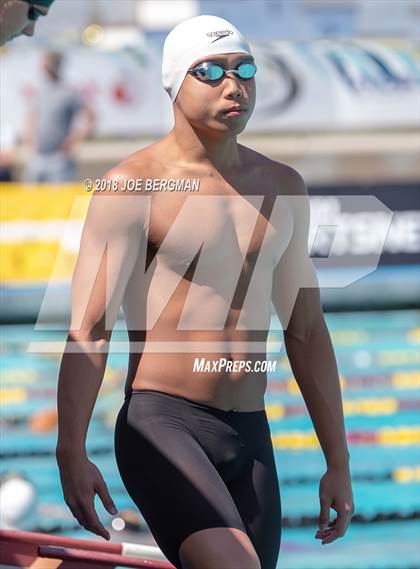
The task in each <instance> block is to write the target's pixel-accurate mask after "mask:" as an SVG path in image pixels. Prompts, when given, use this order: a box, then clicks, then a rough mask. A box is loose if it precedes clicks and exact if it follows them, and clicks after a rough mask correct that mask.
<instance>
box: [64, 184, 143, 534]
mask: <svg viewBox="0 0 420 569" xmlns="http://www.w3.org/2000/svg"><path fill="white" fill-rule="evenodd" d="M138 199H143V198H141V197H137V199H136V197H135V196H134V197H133V196H128V195H121V194H118V193H117V194H111V195H110V194H100V193H95V194H94V195H93V196H92V198H91V201H90V203H89V209H88V213H87V216H86V221H85V225H84V228H83V233H82V238H81V244H80V252H79V256H78V259H77V263H76V267H75V271H74V274H73V279H72V287H71V296H72V302H71V304H72V309H71V324H70V330H69V333H68V336H67V342H66V347H65V350H64V354H63V357H62V361H61V366H60V372H59V380H58V393H57V406H58V440H57V448H56V457H57V463H58V466H59V469H60V477H61V484H62V487H63V494H64V499H65V501H66V503H67V504H68V506H69V508H70V509H71V511H72V513H73V515H74V516H75V517H76V519H77V520H78V521H79V523H80V524H81V525H82V526H83V527H85V528H86V529H88V530H89V531H92V532H94V533H97V534H98V535H101V536H103V537H104V538H105V539H109V533H108V532H107V531H106V529H105V528H104V527H103V526H102V524H101V522H100V520H99V518H98V516H97V514H96V512H95V509H94V496H95V494H96V493H97V494H98V495H99V496H100V498H101V500H102V502H103V504H104V506H105V507H106V508H107V510H108V511H109V512H110V513H116V508H115V505H114V502H113V501H112V498H111V496H110V495H109V492H108V489H107V487H106V484H105V481H104V480H103V478H102V475H101V473H100V472H99V470H98V469H97V468H96V466H95V465H94V464H93V463H92V462H90V461H89V460H88V456H87V452H86V435H87V431H88V426H89V422H90V418H91V415H92V412H93V408H94V405H95V402H96V399H97V396H98V392H99V389H100V386H101V383H102V379H103V375H104V371H105V366H106V362H107V358H108V343H109V341H110V338H111V334H112V328H113V326H114V324H115V321H116V319H117V317H118V311H119V308H120V306H121V302H122V297H123V294H124V291H125V288H126V285H127V282H128V280H129V277H130V274H131V272H132V269H133V267H134V264H135V261H136V258H137V254H138V248H139V243H140V239H141V231H140V223H139V215H138V213H137V212H138V210H139V209H140V208H139V205H140V202H138Z"/></svg>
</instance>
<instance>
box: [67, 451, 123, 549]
mask: <svg viewBox="0 0 420 569" xmlns="http://www.w3.org/2000/svg"><path fill="white" fill-rule="evenodd" d="M56 456H57V464H58V467H59V470H60V479H61V487H62V489H63V496H64V500H65V502H66V504H67V505H68V507H69V508H70V510H71V512H72V514H73V516H74V517H75V518H76V520H77V521H78V522H79V524H80V525H81V526H83V527H84V528H85V529H87V530H88V531H91V532H92V533H96V534H97V535H100V536H102V537H103V538H104V539H106V540H109V539H110V535H109V532H108V531H107V530H106V529H105V528H104V526H103V525H102V524H101V522H100V520H99V518H98V514H97V513H96V511H95V503H94V498H95V494H98V496H99V497H100V499H101V500H102V503H103V505H104V506H105V508H106V509H107V510H108V512H109V513H110V514H116V513H117V508H116V507H115V504H114V502H113V500H112V498H111V496H110V494H109V492H108V488H107V486H106V483H105V480H104V479H103V477H102V474H101V473H100V472H99V470H98V468H97V467H96V466H95V465H94V464H93V462H91V461H90V460H89V459H88V458H87V456H86V455H82V456H76V457H75V456H74V454H73V455H71V456H70V455H69V454H68V453H67V454H63V453H60V452H59V451H57V455H56Z"/></svg>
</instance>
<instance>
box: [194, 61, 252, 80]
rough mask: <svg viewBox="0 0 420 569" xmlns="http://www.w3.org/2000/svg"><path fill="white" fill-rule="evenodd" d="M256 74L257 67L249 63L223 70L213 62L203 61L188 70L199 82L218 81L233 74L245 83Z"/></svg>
mask: <svg viewBox="0 0 420 569" xmlns="http://www.w3.org/2000/svg"><path fill="white" fill-rule="evenodd" d="M256 72H257V66H256V65H255V63H253V62H251V61H243V62H241V63H239V65H237V66H236V68H235V69H225V68H224V67H223V66H222V65H220V63H216V62H214V61H204V62H203V63H199V64H198V65H196V66H195V67H191V69H188V73H190V74H191V75H194V77H196V78H197V79H199V80H200V81H218V80H219V79H221V78H222V77H223V76H224V75H226V73H235V74H236V75H237V76H238V77H240V78H241V79H243V80H244V81H247V80H248V79H252V78H253V77H254V75H255V74H256Z"/></svg>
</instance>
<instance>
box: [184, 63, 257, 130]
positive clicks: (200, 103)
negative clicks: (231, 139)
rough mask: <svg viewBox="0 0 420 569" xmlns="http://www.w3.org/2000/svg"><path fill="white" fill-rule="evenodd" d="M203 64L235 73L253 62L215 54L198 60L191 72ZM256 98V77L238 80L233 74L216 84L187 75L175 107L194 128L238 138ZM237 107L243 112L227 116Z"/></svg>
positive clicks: (222, 78) (215, 82)
mask: <svg viewBox="0 0 420 569" xmlns="http://www.w3.org/2000/svg"><path fill="white" fill-rule="evenodd" d="M204 61H212V62H215V63H219V64H220V65H221V66H222V67H224V68H225V69H236V68H237V66H238V65H239V64H240V63H242V62H244V63H246V62H254V59H253V57H251V56H249V55H246V54H244V53H229V54H218V55H211V56H207V57H202V58H200V59H197V60H196V61H194V63H193V64H192V65H191V66H190V68H193V67H195V66H196V65H198V64H200V63H203V62H204ZM255 98H256V87H255V77H252V78H251V79H241V78H240V77H239V76H238V75H236V74H234V73H228V74H227V75H223V76H222V77H221V78H220V79H218V80H217V81H201V80H200V79H197V78H196V77H195V76H194V75H192V74H189V73H188V74H187V75H186V77H185V79H184V81H183V83H182V87H181V89H180V90H179V92H178V96H177V98H176V100H175V102H174V107H177V110H178V111H181V112H182V113H183V114H184V115H185V117H186V118H187V120H188V121H189V122H190V123H191V124H192V125H193V126H196V127H198V128H203V127H208V128H211V129H212V130H218V131H220V132H230V133H235V134H238V133H240V132H242V131H243V130H244V128H245V126H246V124H247V122H248V120H249V118H250V116H251V114H252V111H253V110H254V106H255ZM236 105H239V106H240V107H241V108H243V109H244V111H243V112H241V113H240V114H239V115H232V114H231V115H228V114H226V111H227V110H228V109H230V108H231V107H232V106H236Z"/></svg>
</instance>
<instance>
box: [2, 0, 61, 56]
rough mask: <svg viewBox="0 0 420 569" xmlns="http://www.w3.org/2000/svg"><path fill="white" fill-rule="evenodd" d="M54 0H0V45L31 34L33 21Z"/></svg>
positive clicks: (42, 14) (46, 9) (44, 13)
mask: <svg viewBox="0 0 420 569" xmlns="http://www.w3.org/2000/svg"><path fill="white" fill-rule="evenodd" d="M53 2H54V0H0V46H2V45H4V44H5V43H6V42H7V41H9V40H11V39H13V38H15V37H17V36H20V35H25V36H33V35H34V30H35V22H36V20H37V19H38V18H39V16H46V15H47V14H48V10H49V8H50V6H51V4H52V3H53Z"/></svg>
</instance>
